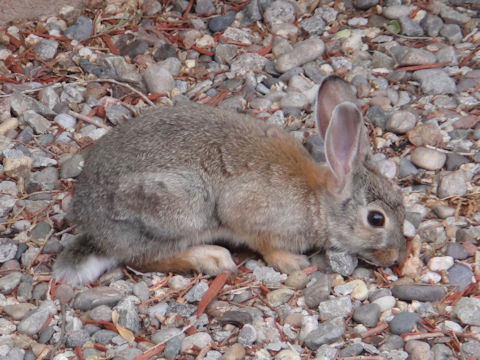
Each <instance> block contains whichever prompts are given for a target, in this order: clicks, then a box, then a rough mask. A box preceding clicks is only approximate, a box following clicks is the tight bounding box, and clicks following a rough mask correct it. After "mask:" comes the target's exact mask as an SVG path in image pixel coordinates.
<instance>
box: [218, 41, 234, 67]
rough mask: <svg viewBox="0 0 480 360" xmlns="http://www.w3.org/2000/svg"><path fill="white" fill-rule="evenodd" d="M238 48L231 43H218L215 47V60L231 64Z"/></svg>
mask: <svg viewBox="0 0 480 360" xmlns="http://www.w3.org/2000/svg"><path fill="white" fill-rule="evenodd" d="M237 52H238V48H237V46H235V45H231V44H218V46H217V47H216V48H215V61H216V62H218V63H219V64H231V63H232V62H233V59H234V58H235V57H236V56H237Z"/></svg>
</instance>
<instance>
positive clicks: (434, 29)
mask: <svg viewBox="0 0 480 360" xmlns="http://www.w3.org/2000/svg"><path fill="white" fill-rule="evenodd" d="M421 25H422V26H423V28H424V29H425V32H426V33H427V35H428V36H431V37H437V36H438V34H439V33H440V29H441V28H442V26H443V21H442V19H441V18H440V17H439V16H437V15H433V14H427V15H426V16H425V17H424V18H423V19H422V21H421Z"/></svg>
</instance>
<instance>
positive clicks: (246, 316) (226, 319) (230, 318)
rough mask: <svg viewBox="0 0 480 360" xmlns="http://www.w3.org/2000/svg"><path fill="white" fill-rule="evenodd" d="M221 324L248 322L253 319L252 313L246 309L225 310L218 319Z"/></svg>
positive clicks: (243, 323) (242, 323)
mask: <svg viewBox="0 0 480 360" xmlns="http://www.w3.org/2000/svg"><path fill="white" fill-rule="evenodd" d="M218 321H220V322H221V323H222V324H233V325H236V326H242V325H245V324H250V323H252V321H253V317H252V315H250V313H248V312H246V311H234V310H232V311H225V312H224V313H223V315H222V317H221V318H219V319H218Z"/></svg>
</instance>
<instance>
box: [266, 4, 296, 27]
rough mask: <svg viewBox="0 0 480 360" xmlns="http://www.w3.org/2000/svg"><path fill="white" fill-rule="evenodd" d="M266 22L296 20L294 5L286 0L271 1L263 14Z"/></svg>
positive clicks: (271, 23) (291, 21)
mask: <svg viewBox="0 0 480 360" xmlns="http://www.w3.org/2000/svg"><path fill="white" fill-rule="evenodd" d="M263 18H264V21H265V22H266V23H267V24H270V25H273V24H283V23H293V22H294V21H295V20H296V10H295V7H294V6H293V5H292V4H291V3H290V2H288V1H285V0H276V1H274V2H272V3H271V4H270V5H269V6H268V7H267V9H266V10H265V12H264V14H263Z"/></svg>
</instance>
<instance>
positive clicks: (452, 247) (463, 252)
mask: <svg viewBox="0 0 480 360" xmlns="http://www.w3.org/2000/svg"><path fill="white" fill-rule="evenodd" d="M447 255H448V256H451V257H453V258H454V259H456V260H465V259H466V258H468V257H469V256H470V255H469V254H468V252H467V249H465V247H464V246H463V245H462V244H459V243H449V244H448V246H447Z"/></svg>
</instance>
